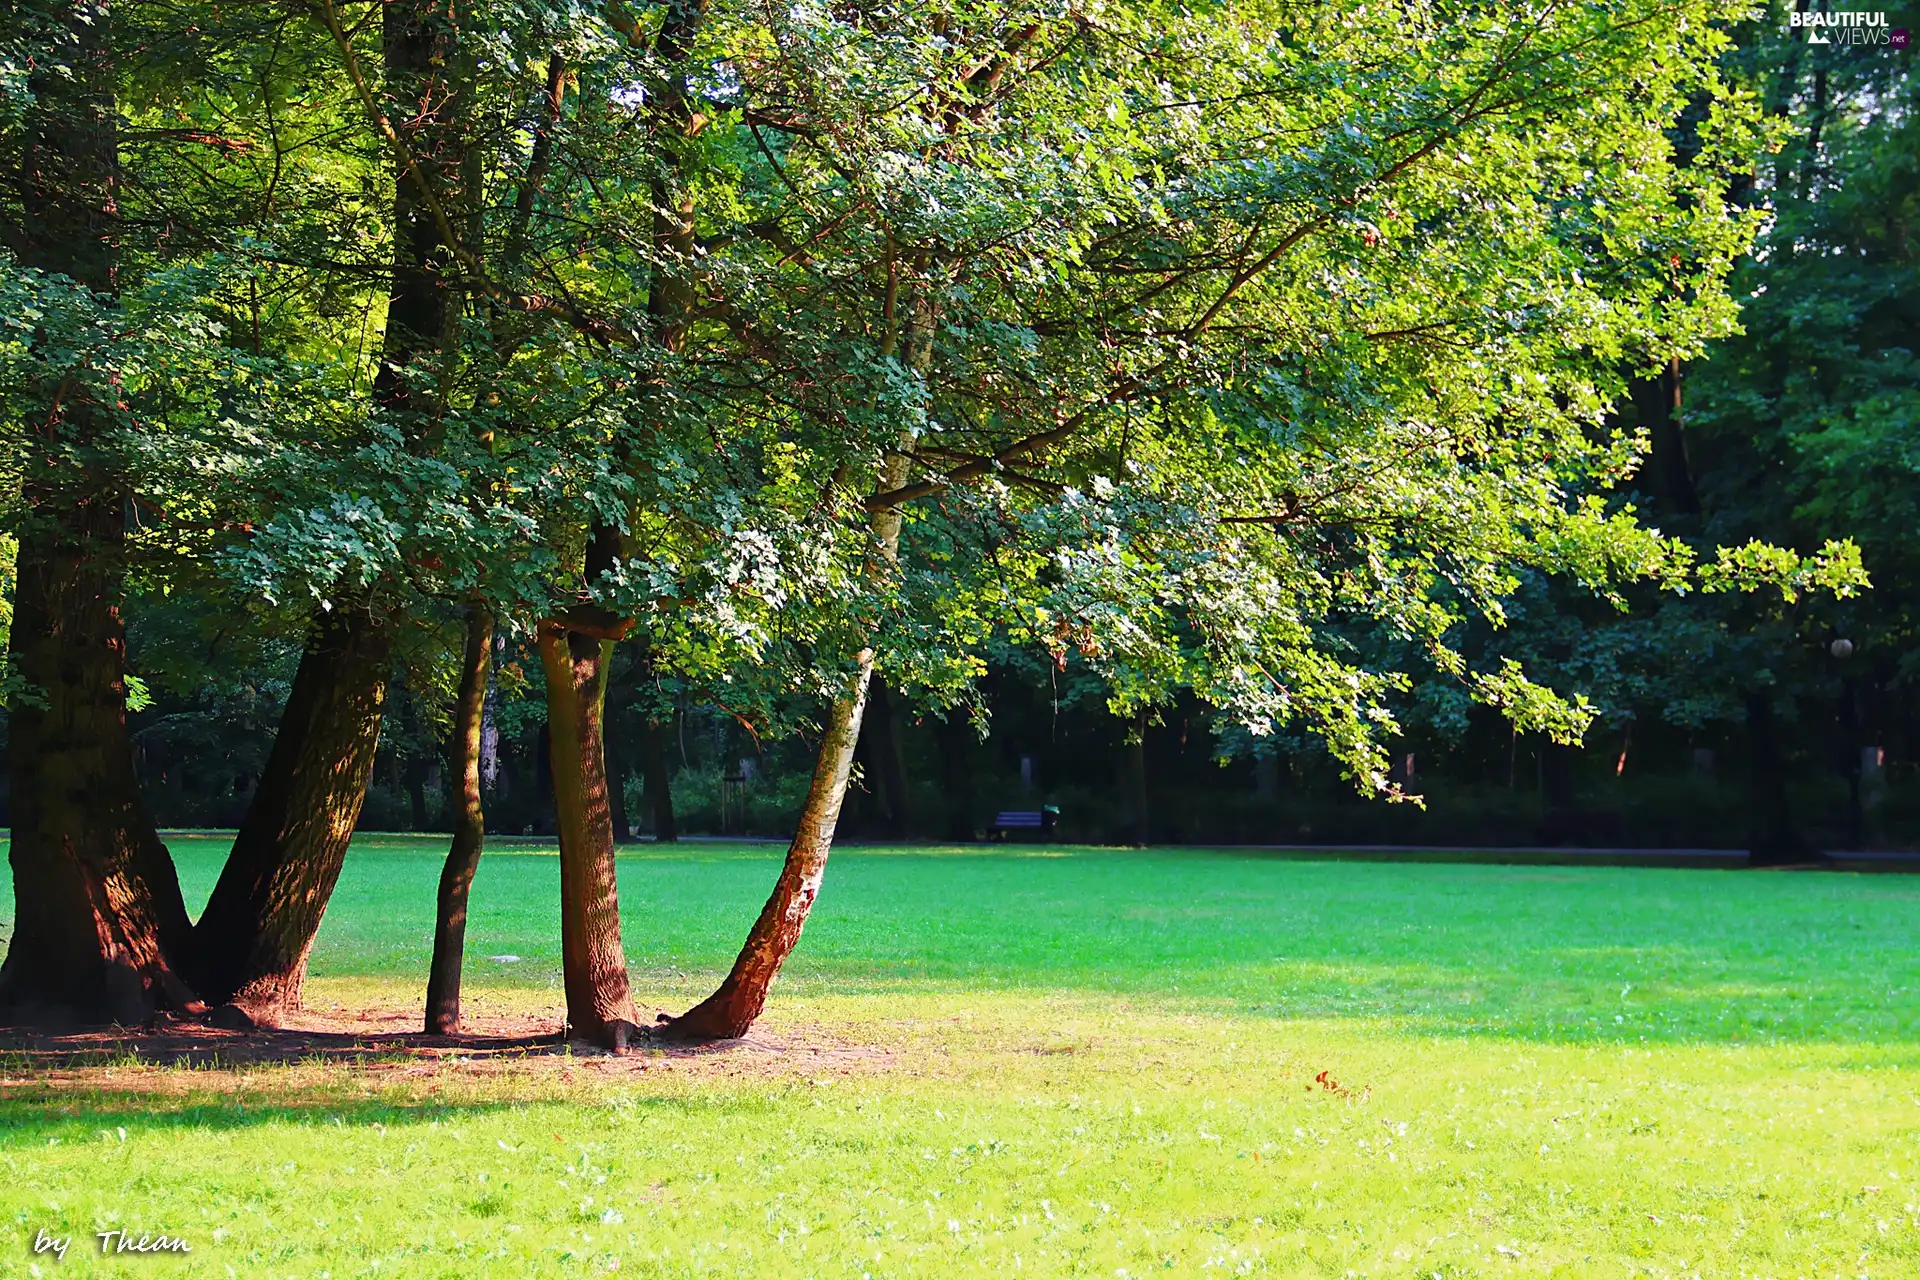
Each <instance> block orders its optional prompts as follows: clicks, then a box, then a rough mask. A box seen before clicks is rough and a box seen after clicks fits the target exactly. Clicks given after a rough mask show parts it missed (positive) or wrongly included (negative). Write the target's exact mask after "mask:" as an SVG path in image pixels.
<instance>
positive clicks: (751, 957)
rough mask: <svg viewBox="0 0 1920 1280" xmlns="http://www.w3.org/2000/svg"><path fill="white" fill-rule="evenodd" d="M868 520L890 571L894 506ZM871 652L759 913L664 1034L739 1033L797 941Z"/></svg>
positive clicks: (853, 737)
mask: <svg viewBox="0 0 1920 1280" xmlns="http://www.w3.org/2000/svg"><path fill="white" fill-rule="evenodd" d="M908 461H909V460H908V459H907V457H906V456H905V455H904V454H893V455H890V456H889V457H888V459H887V463H886V466H885V467H883V468H882V472H881V474H882V480H881V488H882V491H883V492H892V491H893V490H895V489H898V488H899V487H900V486H901V485H903V484H905V483H906V477H907V465H908ZM871 525H872V529H873V533H874V536H875V540H876V541H877V542H878V544H879V556H878V558H877V562H876V563H873V564H872V565H871V566H870V572H875V573H877V574H879V575H882V576H885V575H890V574H891V572H892V570H893V567H894V562H895V559H896V557H897V556H898V554H899V550H900V525H901V514H900V511H899V509H898V508H889V509H886V510H882V511H879V512H876V513H875V514H874V516H873V517H872V521H871ZM873 658H874V652H873V648H872V646H871V645H869V646H868V647H866V648H864V649H862V650H860V652H859V653H858V654H856V655H855V657H854V666H853V671H852V672H851V673H849V675H848V676H847V683H846V685H845V686H844V692H842V694H841V695H840V696H839V697H837V698H835V699H834V700H833V705H832V706H831V707H829V708H828V709H827V720H826V724H825V726H824V729H825V731H824V732H823V733H822V734H821V736H820V750H819V753H818V754H817V755H816V756H815V757H814V764H813V779H812V781H811V782H810V783H809V784H808V787H807V802H806V804H805V805H804V806H803V807H802V808H801V810H800V826H799V829H798V830H797V831H795V832H794V836H793V843H792V844H790V845H788V846H787V859H786V862H785V863H784V864H783V865H782V866H781V868H780V878H779V880H777V881H775V883H774V886H773V893H772V895H771V896H770V897H768V899H767V904H766V906H764V907H762V908H761V909H760V917H759V919H757V920H755V921H754V922H753V928H752V929H751V930H750V931H749V932H748V934H747V941H746V944H745V945H744V946H742V947H741V948H740V954H739V955H738V956H737V957H735V959H734V962H733V968H732V969H731V970H730V971H728V973H727V976H726V979H725V980H724V981H723V982H721V984H720V986H719V989H718V990H716V991H715V992H714V993H713V994H712V995H710V996H708V997H707V998H706V999H705V1000H702V1001H701V1002H700V1003H699V1004H697V1005H695V1006H694V1007H693V1008H691V1009H689V1010H687V1012H685V1013H683V1014H681V1015H680V1016H679V1017H677V1018H671V1019H668V1020H667V1021H666V1023H665V1025H664V1026H663V1027H661V1029H660V1034H661V1035H663V1036H664V1037H666V1038H668V1039H675V1040H734V1039H738V1038H739V1037H741V1036H743V1035H745V1034H747V1029H748V1028H749V1027H751V1026H753V1024H754V1021H755V1019H757V1018H759V1016H760V1011H761V1010H763V1009H765V1008H766V1007H767V993H768V992H769V991H771V990H772V989H773V981H774V979H775V978H777V977H779V976H780V968H781V966H782V965H784V964H785V963H786V962H787V957H788V956H790V955H792V954H793V949H794V947H796V946H798V945H799V943H800V934H801V931H802V930H804V929H805V928H806V927H807V916H808V914H809V913H811V912H812V910H813V903H814V900H815V899H816V898H818V897H819V896H820V885H821V882H822V881H823V880H824V879H825V878H826V874H827V856H828V855H829V854H830V853H832V852H833V829H834V827H835V826H836V825H837V824H838V823H839V821H840V806H841V804H842V802H843V801H845V799H846V796H847V776H848V774H850V773H851V772H852V770H853V755H854V752H855V750H856V749H857V748H858V747H859V745H860V721H861V718H862V717H863V716H864V715H865V713H866V708H867V686H868V684H869V682H871V680H872V679H873Z"/></svg>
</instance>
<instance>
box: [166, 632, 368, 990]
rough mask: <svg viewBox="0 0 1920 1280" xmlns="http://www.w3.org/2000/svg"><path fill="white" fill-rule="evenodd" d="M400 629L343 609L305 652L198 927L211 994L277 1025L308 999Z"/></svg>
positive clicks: (197, 960) (195, 962) (202, 969)
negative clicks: (315, 953)
mask: <svg viewBox="0 0 1920 1280" xmlns="http://www.w3.org/2000/svg"><path fill="white" fill-rule="evenodd" d="M391 650H392V628H391V627H390V626H389V625H388V624H387V620H386V619H385V618H383V617H380V616H378V615H376V614H374V613H373V612H371V611H370V610H368V609H367V607H366V606H365V605H360V606H358V607H354V608H343V609H337V610H335V611H334V613H333V614H331V615H329V617H328V620H327V622H326V623H325V624H323V626H322V629H321V630H320V632H319V634H317V635H316V636H315V637H314V638H313V640H312V641H311V642H310V643H309V644H308V645H307V648H306V652H305V653H303V654H302V655H301V658H300V669H299V670H298V671H297V672H296V673H295V674H294V678H293V688H292V690H291V691H290V692H289V693H288V696H287V706H286V710H285V711H284V712H283V713H282V714H281V717H280V730H279V732H278V733H277V734H276V735H275V737H274V740H273V750H272V752H271V753H270V754H269V755H268V756H267V767H266V768H265V770H263V771H262V773H261V776H260V785H259V786H258V787H257V788H256V789H255V791H254V796H253V803H252V804H251V805H249V806H248V808H247V816H246V818H245V819H244V820H243V821H242V822H241V824H240V830H239V832H238V834H236V835H235V837H234V841H233V851H232V852H231V853H230V854H229V855H228V856H227V863H226V866H225V867H223V868H222V869H221V871H220V879H219V881H218V882H217V883H216V884H215V885H214V889H213V896H212V897H211V898H209V899H208V901H207V909H206V910H205V911H204V912H202V913H201V916H200V920H199V922H198V923H197V924H196V925H195V926H194V930H193V937H194V946H193V951H192V956H191V959H192V976H193V978H194V983H195V986H196V987H197V988H198V989H199V991H200V993H201V994H202V995H203V996H205V997H206V999H207V1001H208V1002H209V1003H213V1004H227V1005H231V1006H233V1009H234V1010H237V1011H238V1012H239V1013H240V1014H243V1015H244V1020H245V1021H250V1022H252V1023H253V1024H254V1025H257V1026H267V1027H271V1026H278V1025H280V1023H281V1022H282V1020H283V1019H284V1018H285V1016H286V1015H287V1014H288V1013H290V1012H292V1011H293V1010H296V1009H298V1008H299V1007H300V993H301V989H302V987H303V985H304V984H305V982H306V972H307V956H308V953H309V952H311V951H312V949H313V939H314V935H315V934H317V933H318V932H319V930H320V918H321V917H322V916H323V915H324V914H325V913H326V909H327V900H328V899H329V898H330V897H331V896H332V894H333V887H334V885H335V884H336V883H337V882H338V881H339V879H340V868H341V866H342V865H343V864H344V863H345V861H346V856H347V843H348V841H349V840H351V839H352V837H353V830H354V827H355V825H356V824H357V823H358V822H359V820H360V808H361V805H362V804H363V803H364V802H365V800H366V796H367V783H368V781H369V780H370V779H371V778H372V776H373V762H374V755H375V752H376V750H377V749H378V747H379V745H380V718H381V713H382V710H383V709H384V707H385V703H386V695H387V665H388V658H389V656H390V654H391Z"/></svg>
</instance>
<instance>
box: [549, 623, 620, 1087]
mask: <svg viewBox="0 0 1920 1280" xmlns="http://www.w3.org/2000/svg"><path fill="white" fill-rule="evenodd" d="M539 644H540V665H541V668H542V670H543V671H544V673H545V675H546V688H547V727H548V744H549V758H550V759H551V761H552V767H553V797H554V816H555V819H556V822H557V825H558V830H559V836H560V955H561V966H562V969H563V975H564V985H565V987H566V993H567V1024H568V1026H569V1028H570V1029H571V1031H572V1034H574V1035H576V1036H581V1037H584V1038H586V1039H589V1040H593V1041H595V1042H596V1043H598V1044H600V1045H602V1046H604V1047H605V1048H608V1049H611V1050H613V1051H614V1052H616V1053H618V1052H622V1051H624V1050H625V1049H626V1047H627V1042H628V1040H629V1039H630V1038H631V1036H632V1034H633V1032H634V1014H633V995H632V992H631V991H630V989H629V987H628V985H627V959H626V951H625V948H624V947H623V946H622V944H621V941H620V896H619V888H618V885H617V883H616V880H615V874H614V871H615V863H614V842H613V814H612V811H611V810H610V809H609V808H608V806H607V775H606V760H605V755H604V749H603V746H602V737H601V733H602V726H601V718H602V713H603V711H604V710H605V699H606V677H607V667H608V664H609V662H610V660H611V657H612V649H613V644H612V642H611V641H608V640H601V639H597V638H595V637H593V636H590V635H584V634H582V633H581V632H579V631H574V630H569V629H568V627H567V626H566V624H565V623H564V622H559V621H555V620H551V619H549V620H547V621H545V622H542V623H541V624H540V629H539Z"/></svg>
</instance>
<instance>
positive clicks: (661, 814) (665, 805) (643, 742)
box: [640, 716, 680, 844]
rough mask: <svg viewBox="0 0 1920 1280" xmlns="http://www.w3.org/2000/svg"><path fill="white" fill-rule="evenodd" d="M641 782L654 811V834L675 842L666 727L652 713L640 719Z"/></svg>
mask: <svg viewBox="0 0 1920 1280" xmlns="http://www.w3.org/2000/svg"><path fill="white" fill-rule="evenodd" d="M640 785H641V786H642V787H643V788H644V789H645V790H644V799H645V801H646V805H647V808H648V810H649V811H650V812H651V813H652V815H653V838H654V839H655V840H657V841H659V842H661V843H663V844H672V843H673V842H674V841H676V840H678V839H679V838H680V828H679V826H678V824H677V823H676V822H675V821H674V816H673V782H672V777H671V775H670V774H669V773H668V771H667V731H666V729H665V727H664V726H662V725H661V723H660V722H659V721H658V720H656V719H654V718H653V717H652V716H646V717H643V718H642V719H641V721H640Z"/></svg>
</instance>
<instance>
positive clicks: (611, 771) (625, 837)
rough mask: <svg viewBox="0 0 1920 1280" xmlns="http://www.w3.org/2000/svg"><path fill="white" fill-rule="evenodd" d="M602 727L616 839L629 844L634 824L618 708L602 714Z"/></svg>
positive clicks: (608, 795) (608, 808) (609, 798)
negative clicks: (628, 797)
mask: <svg viewBox="0 0 1920 1280" xmlns="http://www.w3.org/2000/svg"><path fill="white" fill-rule="evenodd" d="M608 701H609V702H611V701H612V699H611V698H609V699H608ZM600 727H601V732H602V735H603V740H602V743H601V746H602V748H603V752H604V754H605V756H606V761H607V812H608V813H609V814H610V815H612V819H613V842H614V843H615V844H626V843H627V842H628V841H630V840H632V839H633V827H632V825H631V824H630V823H629V821H628V817H627V753H626V752H625V751H624V750H623V749H622V747H621V742H620V724H619V718H618V717H617V716H616V715H615V713H614V709H611V708H610V709H609V710H608V711H607V713H606V714H605V715H604V716H603V717H602V722H601V726H600Z"/></svg>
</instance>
